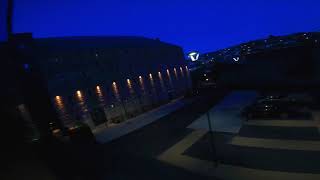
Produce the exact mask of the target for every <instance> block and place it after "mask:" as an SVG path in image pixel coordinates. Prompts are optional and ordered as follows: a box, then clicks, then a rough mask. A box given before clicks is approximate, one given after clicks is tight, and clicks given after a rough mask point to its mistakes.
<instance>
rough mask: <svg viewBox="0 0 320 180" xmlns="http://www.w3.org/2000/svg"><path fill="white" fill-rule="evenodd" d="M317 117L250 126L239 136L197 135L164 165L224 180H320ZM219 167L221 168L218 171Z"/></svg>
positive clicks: (167, 157) (182, 143) (186, 140)
mask: <svg viewBox="0 0 320 180" xmlns="http://www.w3.org/2000/svg"><path fill="white" fill-rule="evenodd" d="M313 114H314V115H313V118H310V116H305V117H299V118H295V119H286V120H283V119H281V120H279V119H273V120H250V121H248V122H244V123H243V125H242V126H241V128H240V131H239V132H238V133H221V132H215V133H213V136H210V134H208V132H207V130H203V129H198V130H194V131H192V132H191V133H190V134H188V135H186V136H185V138H183V139H182V140H181V141H179V142H178V143H176V144H175V145H174V146H171V147H170V148H168V149H167V150H166V151H165V152H163V153H162V154H161V155H159V156H158V159H159V160H161V161H163V162H166V163H169V164H171V165H174V166H176V167H180V168H182V169H185V170H188V171H190V172H194V173H198V174H202V175H207V176H212V177H218V178H220V179H252V180H254V179H281V180H283V179H288V180H289V179H290V180H292V179H297V180H298V179H310V180H317V179H320V155H319V153H320V133H319V130H318V129H319V126H318V121H317V119H319V118H318V117H317V116H315V114H317V113H313ZM232 124H233V123H231V126H232ZM210 142H214V147H215V151H212V145H211V144H210ZM213 161H217V162H219V163H218V166H217V167H214V166H213Z"/></svg>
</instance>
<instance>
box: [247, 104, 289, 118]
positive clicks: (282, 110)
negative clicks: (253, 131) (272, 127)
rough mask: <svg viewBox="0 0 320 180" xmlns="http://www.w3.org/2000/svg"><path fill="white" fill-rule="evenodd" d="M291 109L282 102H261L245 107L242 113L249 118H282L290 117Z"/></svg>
mask: <svg viewBox="0 0 320 180" xmlns="http://www.w3.org/2000/svg"><path fill="white" fill-rule="evenodd" d="M289 113H291V110H290V109H289V108H287V107H286V106H284V105H282V104H281V103H276V102H272V103H271V102H260V103H254V104H252V105H250V106H248V107H246V108H244V109H243V111H242V113H241V115H242V116H244V117H246V118H247V119H252V118H276V117H277V118H279V117H280V118H282V119H285V118H287V117H288V115H289Z"/></svg>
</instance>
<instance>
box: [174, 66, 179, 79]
mask: <svg viewBox="0 0 320 180" xmlns="http://www.w3.org/2000/svg"><path fill="white" fill-rule="evenodd" d="M173 72H174V76H175V78H176V79H178V73H177V69H176V68H173Z"/></svg>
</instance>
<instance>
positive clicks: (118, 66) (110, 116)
mask: <svg viewBox="0 0 320 180" xmlns="http://www.w3.org/2000/svg"><path fill="white" fill-rule="evenodd" d="M11 42H13V44H14V45H15V46H16V47H17V49H18V50H19V53H21V54H23V57H24V58H23V59H22V60H21V64H23V66H24V68H25V69H29V70H30V71H32V70H33V69H37V70H39V72H41V74H42V77H43V79H44V82H45V84H46V85H47V88H48V93H49V96H50V99H51V102H52V104H53V105H54V106H55V108H56V111H57V113H58V115H59V117H60V120H61V123H62V124H63V126H65V127H72V126H74V124H75V123H76V122H77V121H82V122H85V123H87V124H88V125H89V126H90V127H91V128H92V129H94V128H95V127H97V126H99V125H102V126H105V125H112V124H115V123H119V122H122V121H124V120H126V119H128V118H130V117H133V116H136V115H138V114H140V113H143V112H145V111H147V110H150V109H152V108H155V107H157V106H159V105H161V104H163V103H166V102H168V101H170V100H171V99H173V98H177V97H180V96H182V95H184V93H185V92H186V91H187V90H188V89H189V87H190V81H189V78H188V77H189V72H188V68H187V66H186V62H185V60H184V54H183V51H182V49H181V48H180V47H179V46H176V45H172V44H168V43H164V42H161V41H159V40H154V39H148V38H142V37H65V38H43V39H34V38H32V35H31V34H18V35H15V36H14V37H12V38H11Z"/></svg>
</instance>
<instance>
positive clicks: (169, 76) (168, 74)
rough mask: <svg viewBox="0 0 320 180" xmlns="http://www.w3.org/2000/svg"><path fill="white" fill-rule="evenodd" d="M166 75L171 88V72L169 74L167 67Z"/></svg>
mask: <svg viewBox="0 0 320 180" xmlns="http://www.w3.org/2000/svg"><path fill="white" fill-rule="evenodd" d="M167 76H168V80H169V86H170V88H173V84H172V78H171V74H170V71H169V69H167Z"/></svg>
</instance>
